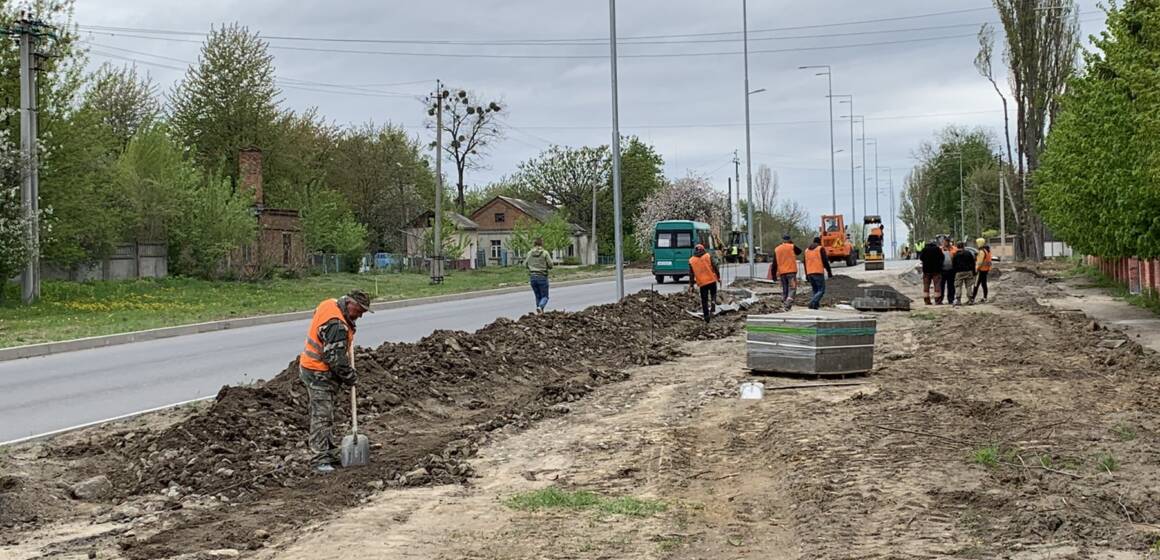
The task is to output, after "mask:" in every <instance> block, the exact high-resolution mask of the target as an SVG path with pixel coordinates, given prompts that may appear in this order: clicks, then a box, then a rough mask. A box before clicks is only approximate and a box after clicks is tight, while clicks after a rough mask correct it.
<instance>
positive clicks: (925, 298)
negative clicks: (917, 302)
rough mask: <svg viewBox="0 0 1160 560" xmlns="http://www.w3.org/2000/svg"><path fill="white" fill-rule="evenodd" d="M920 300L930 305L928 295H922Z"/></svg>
mask: <svg viewBox="0 0 1160 560" xmlns="http://www.w3.org/2000/svg"><path fill="white" fill-rule="evenodd" d="M922 301H923V302H924V303H926V304H927V305H930V298H929V297H924V298H922Z"/></svg>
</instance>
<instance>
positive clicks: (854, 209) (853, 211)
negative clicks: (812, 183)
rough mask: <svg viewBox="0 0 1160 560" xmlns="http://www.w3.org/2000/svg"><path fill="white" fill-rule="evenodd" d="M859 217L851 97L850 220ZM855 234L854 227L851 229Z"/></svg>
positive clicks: (852, 100)
mask: <svg viewBox="0 0 1160 560" xmlns="http://www.w3.org/2000/svg"><path fill="white" fill-rule="evenodd" d="M857 215H858V201H857V199H856V198H854V96H853V95H851V96H850V220H851V221H852V220H854V219H856V218H855V216H857ZM849 229H850V232H851V233H853V231H854V227H853V226H852V225H851V226H850V227H849Z"/></svg>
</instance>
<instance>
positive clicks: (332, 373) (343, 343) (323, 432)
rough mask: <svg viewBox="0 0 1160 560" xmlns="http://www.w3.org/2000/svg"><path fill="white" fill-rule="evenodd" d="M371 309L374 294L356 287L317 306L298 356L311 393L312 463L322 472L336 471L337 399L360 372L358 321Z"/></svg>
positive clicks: (310, 443) (309, 440) (303, 378)
mask: <svg viewBox="0 0 1160 560" xmlns="http://www.w3.org/2000/svg"><path fill="white" fill-rule="evenodd" d="M370 310H371V298H370V296H368V295H367V294H366V292H363V291H362V290H353V291H351V292H350V293H349V294H347V295H345V296H342V297H340V298H338V299H328V300H325V301H323V302H322V303H320V304H318V307H317V308H315V309H314V318H313V319H312V320H311V321H310V329H309V330H307V331H306V344H305V347H304V348H303V350H302V353H301V354H299V356H298V379H299V380H301V381H302V383H303V384H304V385H306V392H307V394H308V395H309V397H310V436H309V439H308V440H307V441H308V443H309V445H310V451H312V452H313V453H314V456H313V457H311V459H310V463H311V466H313V467H314V470H316V471H318V472H321V473H328V472H333V471H334V467H335V466H336V465H338V464H339V460H338V446H337V445H335V438H334V399H335V396H336V395H337V393H338V391H339V389H344V388H348V387H353V386H354V384H355V383H356V382H357V381H358V373H357V372H356V371H355V369H354V364H352V363H351V360H352V357H353V355H354V331H355V322H356V321H358V319H359V317H362V316H363V314H364V313H366V312H368V311H370Z"/></svg>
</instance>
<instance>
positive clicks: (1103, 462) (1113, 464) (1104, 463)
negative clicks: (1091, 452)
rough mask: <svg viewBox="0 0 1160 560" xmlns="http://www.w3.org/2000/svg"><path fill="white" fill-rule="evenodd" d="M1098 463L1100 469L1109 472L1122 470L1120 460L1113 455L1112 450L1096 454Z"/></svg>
mask: <svg viewBox="0 0 1160 560" xmlns="http://www.w3.org/2000/svg"><path fill="white" fill-rule="evenodd" d="M1096 463H1097V464H1098V465H1099V466H1100V470H1101V471H1104V472H1108V473H1113V472H1116V471H1118V470H1120V461H1119V460H1117V459H1116V457H1115V456H1114V455H1112V452H1111V451H1105V452H1103V453H1100V454H1099V455H1097V456H1096Z"/></svg>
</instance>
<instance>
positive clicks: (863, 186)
mask: <svg viewBox="0 0 1160 560" xmlns="http://www.w3.org/2000/svg"><path fill="white" fill-rule="evenodd" d="M858 119H859V121H861V123H862V136H860V137H859V138H861V139H862V142H861V144H862V215H863V216H865V215H866V210H867V209H869V208H870V207H869V206H867V205H866V117H865V116H864V115H863V116H859V117H858ZM862 237H866V232H862Z"/></svg>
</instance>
